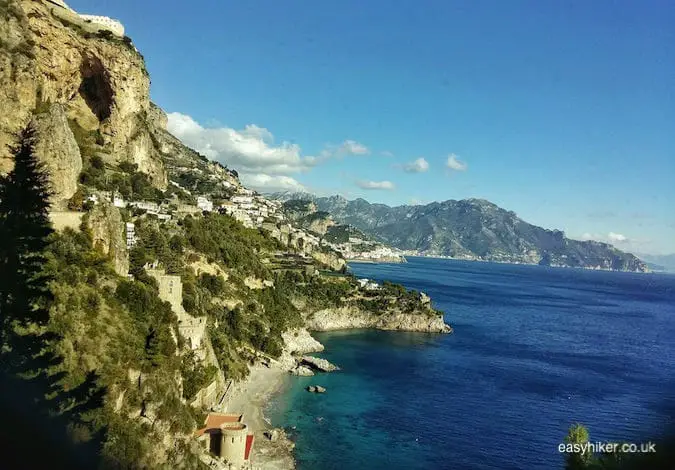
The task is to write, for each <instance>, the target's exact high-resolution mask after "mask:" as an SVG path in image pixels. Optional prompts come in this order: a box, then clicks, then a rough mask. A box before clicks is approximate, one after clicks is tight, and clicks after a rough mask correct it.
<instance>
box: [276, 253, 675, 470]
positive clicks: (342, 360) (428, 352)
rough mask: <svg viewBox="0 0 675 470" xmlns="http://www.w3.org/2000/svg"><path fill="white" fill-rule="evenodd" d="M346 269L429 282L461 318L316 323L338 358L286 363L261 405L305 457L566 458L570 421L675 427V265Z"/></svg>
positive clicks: (383, 464)
mask: <svg viewBox="0 0 675 470" xmlns="http://www.w3.org/2000/svg"><path fill="white" fill-rule="evenodd" d="M351 269H352V270H353V272H354V273H355V274H356V275H357V276H359V277H367V278H370V279H375V280H378V281H382V280H390V281H392V282H398V283H401V284H403V285H405V286H406V287H409V288H413V289H417V290H422V291H424V292H426V293H428V294H429V295H430V296H431V298H432V300H433V303H434V306H435V307H436V308H438V309H440V310H442V311H443V312H445V319H446V321H447V322H448V323H450V324H452V326H453V327H454V328H455V331H454V333H453V334H451V335H432V334H423V333H400V332H381V331H347V332H331V333H321V334H316V335H315V336H316V337H317V338H318V339H319V340H320V341H321V342H322V343H323V344H324V345H325V346H326V352H325V353H323V354H322V356H323V357H325V358H327V359H329V360H330V361H331V362H333V363H335V364H337V365H339V366H340V367H342V370H341V371H339V372H335V373H331V374H322V375H317V376H315V377H306V378H305V377H289V378H288V381H287V384H286V387H285V389H284V390H283V391H282V392H281V393H280V395H278V396H277V397H276V398H275V399H274V400H273V401H272V402H271V403H270V406H269V409H268V410H267V414H268V416H270V418H271V420H272V422H273V424H274V425H275V426H282V427H285V428H287V429H289V430H290V431H291V433H292V435H293V437H294V438H295V440H296V443H297V448H296V457H297V460H298V466H299V468H300V469H301V470H330V469H341V470H342V469H361V468H363V469H371V470H375V469H387V470H393V469H420V470H421V469H425V470H427V469H533V470H536V469H542V470H544V469H546V470H550V469H562V468H563V456H562V455H561V454H560V453H559V452H558V445H559V444H560V443H561V442H562V440H563V438H564V437H565V435H566V433H567V429H568V427H569V426H570V424H572V423H575V422H580V423H583V424H584V425H586V426H587V427H588V428H589V431H590V435H591V440H592V441H605V440H610V441H617V440H621V441H630V442H645V441H648V440H650V439H655V438H658V437H660V436H663V435H665V434H666V433H670V434H673V433H675V429H673V427H672V425H673V424H674V418H675V276H672V275H666V274H632V273H613V272H600V271H585V270H575V269H556V268H547V267H540V266H523V265H520V266H519V265H506V264H493V263H479V262H462V261H453V260H439V259H429V258H409V263H407V264H380V265H375V264H354V265H352V266H351ZM310 384H318V385H323V386H325V387H326V388H327V392H326V393H325V394H322V395H318V394H312V393H308V392H306V391H305V390H304V387H306V386H307V385H310Z"/></svg>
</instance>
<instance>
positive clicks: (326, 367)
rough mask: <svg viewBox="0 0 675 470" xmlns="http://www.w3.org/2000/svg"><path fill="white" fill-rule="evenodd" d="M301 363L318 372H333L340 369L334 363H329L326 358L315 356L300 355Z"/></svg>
mask: <svg viewBox="0 0 675 470" xmlns="http://www.w3.org/2000/svg"><path fill="white" fill-rule="evenodd" d="M302 364H303V365H306V366H307V367H310V368H311V369H313V370H316V371H319V372H333V371H334V370H340V368H339V367H338V366H336V365H335V364H331V363H330V362H328V361H327V360H326V359H323V358H321V357H315V356H302Z"/></svg>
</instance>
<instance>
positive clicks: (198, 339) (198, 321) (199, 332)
mask: <svg viewBox="0 0 675 470" xmlns="http://www.w3.org/2000/svg"><path fill="white" fill-rule="evenodd" d="M147 271H148V274H149V275H150V276H152V277H153V278H154V279H155V280H156V281H157V284H158V287H159V298H160V299H162V300H163V301H165V302H169V304H171V309H172V310H173V311H174V313H175V314H176V316H177V317H178V331H179V332H180V335H181V336H182V337H183V338H184V339H185V341H186V343H187V347H188V348H189V349H192V350H202V349H203V341H204V335H205V334H206V318H205V317H193V316H192V315H190V314H188V313H187V312H186V311H185V309H184V308H183V282H182V281H181V279H180V276H175V275H171V274H166V272H165V271H164V270H160V269H148V270H147ZM203 355H204V354H202V356H203ZM202 359H203V357H202Z"/></svg>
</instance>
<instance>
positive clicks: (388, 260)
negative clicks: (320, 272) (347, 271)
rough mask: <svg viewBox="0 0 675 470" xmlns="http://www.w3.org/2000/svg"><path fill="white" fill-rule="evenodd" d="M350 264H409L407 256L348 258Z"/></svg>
mask: <svg viewBox="0 0 675 470" xmlns="http://www.w3.org/2000/svg"><path fill="white" fill-rule="evenodd" d="M347 262H348V263H368V264H385V263H407V262H408V260H406V258H405V256H400V257H398V256H397V257H383V258H347Z"/></svg>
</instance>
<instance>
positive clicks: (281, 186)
mask: <svg viewBox="0 0 675 470" xmlns="http://www.w3.org/2000/svg"><path fill="white" fill-rule="evenodd" d="M241 181H242V183H244V185H245V186H247V187H250V188H253V189H257V190H258V191H260V192H274V191H306V189H307V188H305V187H304V186H303V185H302V184H301V183H300V182H299V181H297V180H295V179H293V178H291V177H290V176H284V175H267V174H264V173H257V174H248V173H244V174H241Z"/></svg>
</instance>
